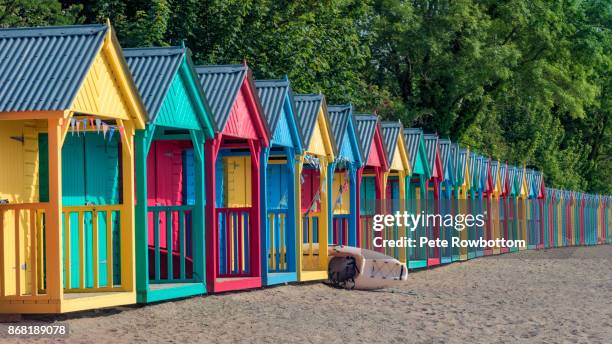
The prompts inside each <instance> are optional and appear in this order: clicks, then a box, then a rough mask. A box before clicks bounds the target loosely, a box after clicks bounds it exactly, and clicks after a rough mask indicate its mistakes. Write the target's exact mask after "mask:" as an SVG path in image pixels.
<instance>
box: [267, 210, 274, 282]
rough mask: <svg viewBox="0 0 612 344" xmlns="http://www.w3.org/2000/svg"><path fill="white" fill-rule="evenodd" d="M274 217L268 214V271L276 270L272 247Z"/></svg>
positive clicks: (272, 214)
mask: <svg viewBox="0 0 612 344" xmlns="http://www.w3.org/2000/svg"><path fill="white" fill-rule="evenodd" d="M275 220H276V219H275V216H274V213H271V214H268V221H269V224H268V225H269V226H270V239H269V240H268V243H269V246H270V249H269V252H270V258H269V262H268V266H269V268H270V270H274V269H275V268H276V263H275V257H276V248H275V247H274V239H275V238H274V224H275Z"/></svg>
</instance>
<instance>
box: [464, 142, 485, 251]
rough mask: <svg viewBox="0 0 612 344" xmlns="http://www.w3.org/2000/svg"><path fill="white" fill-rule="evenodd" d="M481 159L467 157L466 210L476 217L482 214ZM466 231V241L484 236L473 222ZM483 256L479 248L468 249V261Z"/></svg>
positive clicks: (474, 155) (472, 156) (476, 156)
mask: <svg viewBox="0 0 612 344" xmlns="http://www.w3.org/2000/svg"><path fill="white" fill-rule="evenodd" d="M481 164H482V159H481V157H480V156H479V155H478V154H476V153H474V152H470V154H469V156H468V169H469V171H470V173H471V175H470V190H469V195H468V208H469V213H470V214H472V215H474V216H477V215H481V214H482V211H483V210H482V192H481V191H482V184H481V179H480V173H481V168H480V166H481ZM466 230H467V231H468V240H478V239H479V238H481V237H483V236H484V228H482V227H480V226H477V225H476V222H474V223H473V224H472V225H471V226H469V227H468V228H466ZM483 255H484V248H481V247H474V246H470V247H468V259H472V258H476V257H479V256H483Z"/></svg>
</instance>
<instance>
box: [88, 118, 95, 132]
mask: <svg viewBox="0 0 612 344" xmlns="http://www.w3.org/2000/svg"><path fill="white" fill-rule="evenodd" d="M89 127H91V129H93V127H94V118H93V117H89Z"/></svg>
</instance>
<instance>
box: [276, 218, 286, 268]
mask: <svg viewBox="0 0 612 344" xmlns="http://www.w3.org/2000/svg"><path fill="white" fill-rule="evenodd" d="M278 216H279V217H280V219H279V220H280V240H279V242H280V250H279V251H280V268H281V269H283V270H285V269H287V257H286V254H287V243H286V242H285V214H284V213H280V214H279V215H278Z"/></svg>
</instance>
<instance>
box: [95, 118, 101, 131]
mask: <svg viewBox="0 0 612 344" xmlns="http://www.w3.org/2000/svg"><path fill="white" fill-rule="evenodd" d="M101 126H102V120H101V119H99V118H96V129H97V130H98V134H100V127H101Z"/></svg>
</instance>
